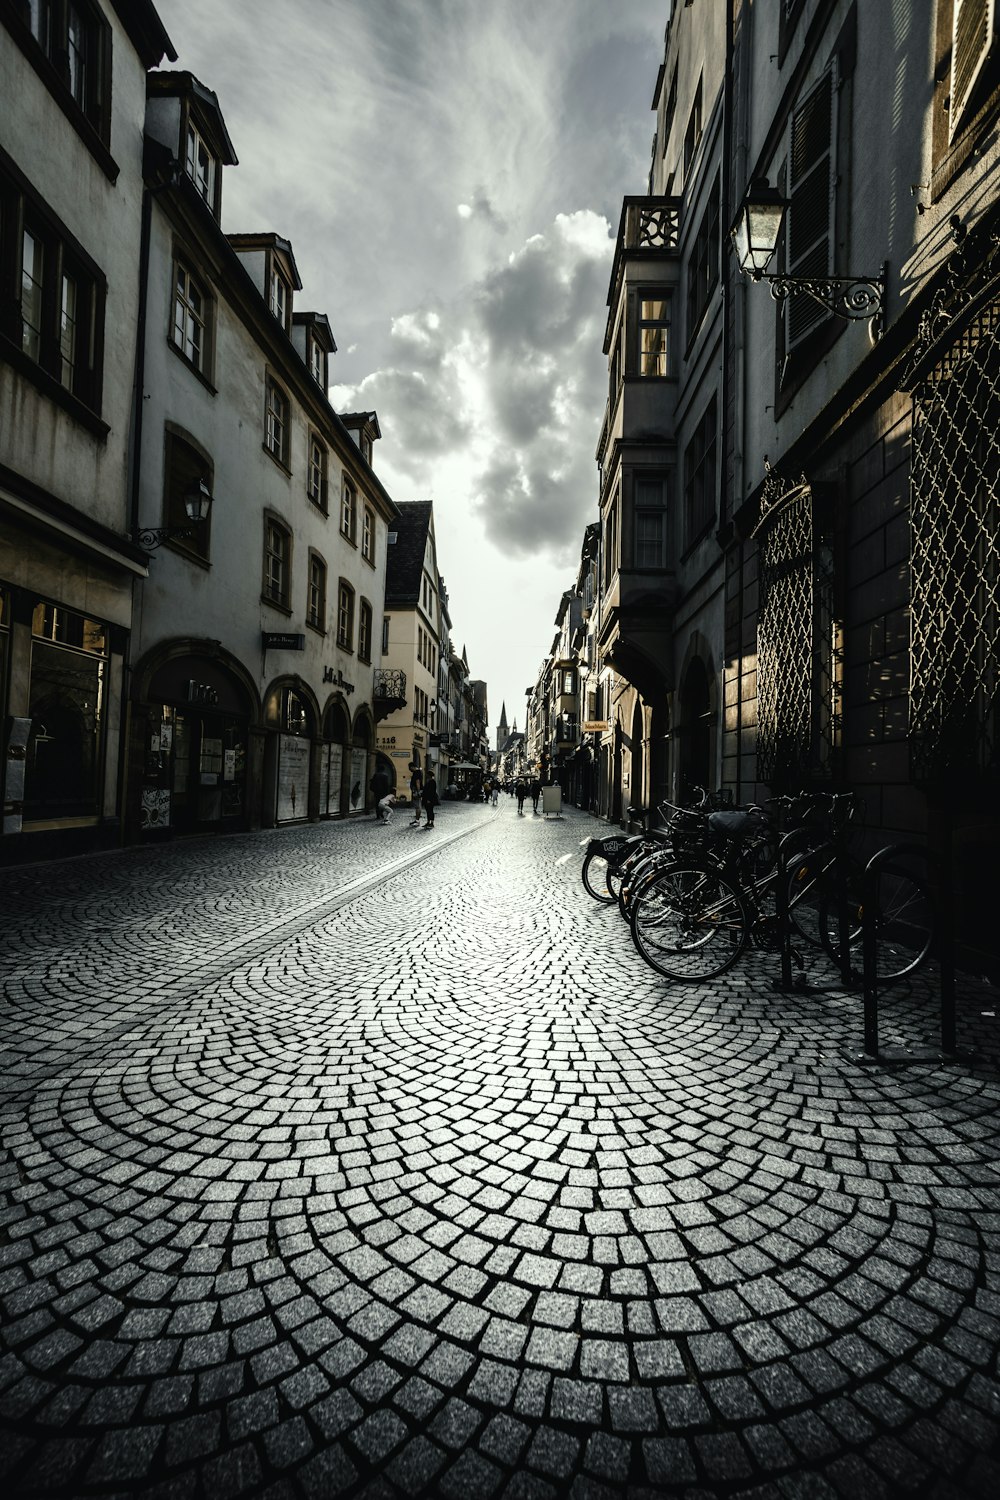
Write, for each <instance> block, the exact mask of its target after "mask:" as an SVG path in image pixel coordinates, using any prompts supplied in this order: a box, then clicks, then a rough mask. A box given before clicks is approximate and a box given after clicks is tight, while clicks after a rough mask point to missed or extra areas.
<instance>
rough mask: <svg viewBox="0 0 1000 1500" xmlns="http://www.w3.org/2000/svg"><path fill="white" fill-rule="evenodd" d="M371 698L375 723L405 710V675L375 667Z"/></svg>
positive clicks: (395, 669) (395, 670) (385, 668)
mask: <svg viewBox="0 0 1000 1500" xmlns="http://www.w3.org/2000/svg"><path fill="white" fill-rule="evenodd" d="M372 697H373V699H374V706H375V719H376V721H378V720H379V719H385V718H388V716H389V714H394V713H395V712H396V710H397V709H399V708H405V706H406V673H405V672H403V671H401V670H399V669H398V668H390V667H376V668H375V681H374V686H373V691H372Z"/></svg>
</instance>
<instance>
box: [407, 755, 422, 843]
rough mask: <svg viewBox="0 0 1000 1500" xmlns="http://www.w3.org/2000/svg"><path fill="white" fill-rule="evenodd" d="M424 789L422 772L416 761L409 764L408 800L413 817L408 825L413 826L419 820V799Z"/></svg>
mask: <svg viewBox="0 0 1000 1500" xmlns="http://www.w3.org/2000/svg"><path fill="white" fill-rule="evenodd" d="M423 790H424V774H423V772H422V771H421V769H420V767H419V765H418V764H417V762H416V761H413V762H412V763H411V765H410V802H411V803H412V805H413V817H412V818H411V819H410V826H411V827H412V828H415V827H416V826H417V824H418V823H419V822H420V801H421V797H422V795H423Z"/></svg>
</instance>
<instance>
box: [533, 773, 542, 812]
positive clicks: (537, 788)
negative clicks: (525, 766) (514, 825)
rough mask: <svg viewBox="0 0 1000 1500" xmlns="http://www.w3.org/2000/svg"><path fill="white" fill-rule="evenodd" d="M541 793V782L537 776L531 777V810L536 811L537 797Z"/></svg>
mask: <svg viewBox="0 0 1000 1500" xmlns="http://www.w3.org/2000/svg"><path fill="white" fill-rule="evenodd" d="M541 795H542V783H541V782H540V781H539V779H538V777H537V776H532V778H531V811H532V812H533V813H537V812H538V799H539V797H540V796H541Z"/></svg>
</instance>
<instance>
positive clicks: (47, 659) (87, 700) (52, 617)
mask: <svg viewBox="0 0 1000 1500" xmlns="http://www.w3.org/2000/svg"><path fill="white" fill-rule="evenodd" d="M31 635H32V641H31V677H30V686H29V704H28V712H29V715H30V717H31V721H32V722H31V733H30V736H29V739H28V749H27V759H26V763H25V787H24V815H25V817H26V818H27V819H42V818H57V817H88V816H89V817H96V816H97V814H98V811H99V808H100V792H101V751H102V741H103V712H104V692H105V674H106V670H107V655H108V631H107V627H106V626H105V625H104V624H103V623H102V622H101V621H98V620H91V619H88V618H87V617H86V616H84V615H80V614H77V613H76V612H75V611H73V610H67V609H63V608H62V607H61V606H59V605H54V604H46V603H39V604H38V605H36V607H35V610H34V614H33V616H32V623H31Z"/></svg>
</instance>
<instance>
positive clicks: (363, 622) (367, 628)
mask: <svg viewBox="0 0 1000 1500" xmlns="http://www.w3.org/2000/svg"><path fill="white" fill-rule="evenodd" d="M358 656H359V657H360V659H361V660H362V661H371V659H372V607H371V605H370V604H369V603H368V601H367V599H362V601H361V609H360V611H359V612H358Z"/></svg>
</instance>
